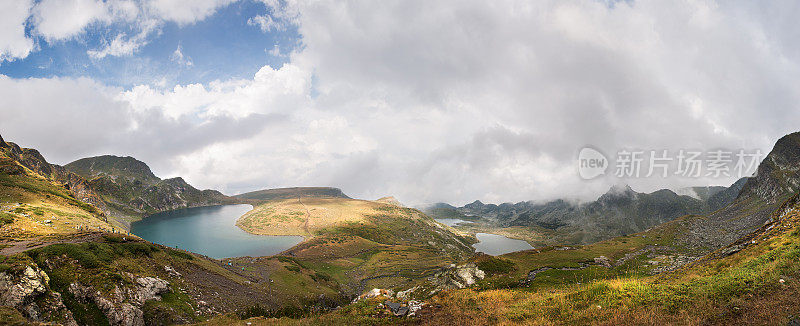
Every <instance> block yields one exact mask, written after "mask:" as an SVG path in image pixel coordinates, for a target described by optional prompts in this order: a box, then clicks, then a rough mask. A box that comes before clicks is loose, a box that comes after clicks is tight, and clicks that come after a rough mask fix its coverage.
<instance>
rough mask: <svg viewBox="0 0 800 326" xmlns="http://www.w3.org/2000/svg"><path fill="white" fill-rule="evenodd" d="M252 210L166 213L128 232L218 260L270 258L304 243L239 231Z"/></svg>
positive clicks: (226, 208) (248, 207)
mask: <svg viewBox="0 0 800 326" xmlns="http://www.w3.org/2000/svg"><path fill="white" fill-rule="evenodd" d="M251 209H253V206H251V205H223V206H211V207H197V208H186V209H180V210H175V211H169V212H164V213H159V214H155V215H152V216H150V217H147V218H144V219H142V220H141V221H137V222H134V223H133V224H132V225H131V233H133V234H135V235H138V236H139V237H141V238H143V239H145V240H147V241H150V242H155V243H158V244H162V245H165V246H170V247H173V248H175V247H177V248H180V249H184V250H188V251H191V252H196V253H199V254H203V255H206V256H209V257H212V258H217V259H222V258H230V257H243V256H253V257H258V256H270V255H274V254H277V253H280V252H282V251H284V250H286V249H289V248H291V247H293V246H295V245H296V244H298V243H300V242H302V241H303V237H300V236H265V235H255V234H250V233H247V232H245V231H244V230H242V229H240V228H239V227H238V226H236V220H238V219H239V217H241V216H242V215H244V213H246V212H247V211H249V210H251Z"/></svg>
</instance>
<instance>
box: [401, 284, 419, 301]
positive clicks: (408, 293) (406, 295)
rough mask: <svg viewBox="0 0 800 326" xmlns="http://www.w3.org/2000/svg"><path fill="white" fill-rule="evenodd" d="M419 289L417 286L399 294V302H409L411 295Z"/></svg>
mask: <svg viewBox="0 0 800 326" xmlns="http://www.w3.org/2000/svg"><path fill="white" fill-rule="evenodd" d="M418 288H419V287H417V286H415V287H413V288H410V289H408V290H405V291H400V292H397V299H398V300H408V299H411V295H412V294H413V293H414V291H416V290H417V289H418Z"/></svg>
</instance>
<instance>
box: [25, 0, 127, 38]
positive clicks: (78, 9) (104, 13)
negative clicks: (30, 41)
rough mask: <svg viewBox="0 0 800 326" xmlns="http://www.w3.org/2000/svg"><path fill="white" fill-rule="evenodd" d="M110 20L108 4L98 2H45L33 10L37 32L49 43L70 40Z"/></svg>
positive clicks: (92, 0) (86, 0)
mask: <svg viewBox="0 0 800 326" xmlns="http://www.w3.org/2000/svg"><path fill="white" fill-rule="evenodd" d="M110 18H111V17H110V12H109V7H108V6H107V4H106V3H104V2H102V1H96V0H66V1H64V0H43V1H41V2H39V3H37V4H36V6H35V7H34V8H33V22H34V25H35V26H36V31H37V33H38V34H39V35H42V36H44V38H45V39H46V40H48V41H58V40H63V39H69V38H71V37H74V36H76V35H78V34H80V33H81V32H83V30H84V29H85V28H86V27H87V26H88V25H90V24H92V23H95V22H100V21H108V20H109V19H110Z"/></svg>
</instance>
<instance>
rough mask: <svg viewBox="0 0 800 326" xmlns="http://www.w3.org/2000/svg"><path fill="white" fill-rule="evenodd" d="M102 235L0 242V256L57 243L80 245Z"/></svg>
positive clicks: (85, 234) (90, 234)
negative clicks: (0, 247)
mask: <svg viewBox="0 0 800 326" xmlns="http://www.w3.org/2000/svg"><path fill="white" fill-rule="evenodd" d="M101 235H102V233H100V232H91V233H81V234H75V235H70V236H69V237H68V238H63V239H42V238H37V239H25V240H0V246H2V247H3V248H2V249H0V255H5V256H10V255H13V254H18V253H21V252H24V251H28V250H31V249H36V248H41V247H45V246H49V245H51V244H57V243H82V242H92V241H96V240H97V239H98V238H100V236H101Z"/></svg>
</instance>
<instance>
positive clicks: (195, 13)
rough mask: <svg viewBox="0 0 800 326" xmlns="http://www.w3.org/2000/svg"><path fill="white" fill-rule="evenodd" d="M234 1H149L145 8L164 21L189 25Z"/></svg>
mask: <svg viewBox="0 0 800 326" xmlns="http://www.w3.org/2000/svg"><path fill="white" fill-rule="evenodd" d="M233 1H234V0H149V1H147V6H148V7H149V8H150V9H151V10H152V11H153V12H154V13H156V14H157V15H158V16H159V17H161V18H163V19H164V20H169V21H174V22H176V23H179V24H191V23H194V22H196V21H199V20H203V19H205V18H206V17H208V16H210V15H211V14H213V13H214V12H215V11H216V10H217V9H218V8H220V7H222V6H225V5H228V4H230V3H231V2H233Z"/></svg>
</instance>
